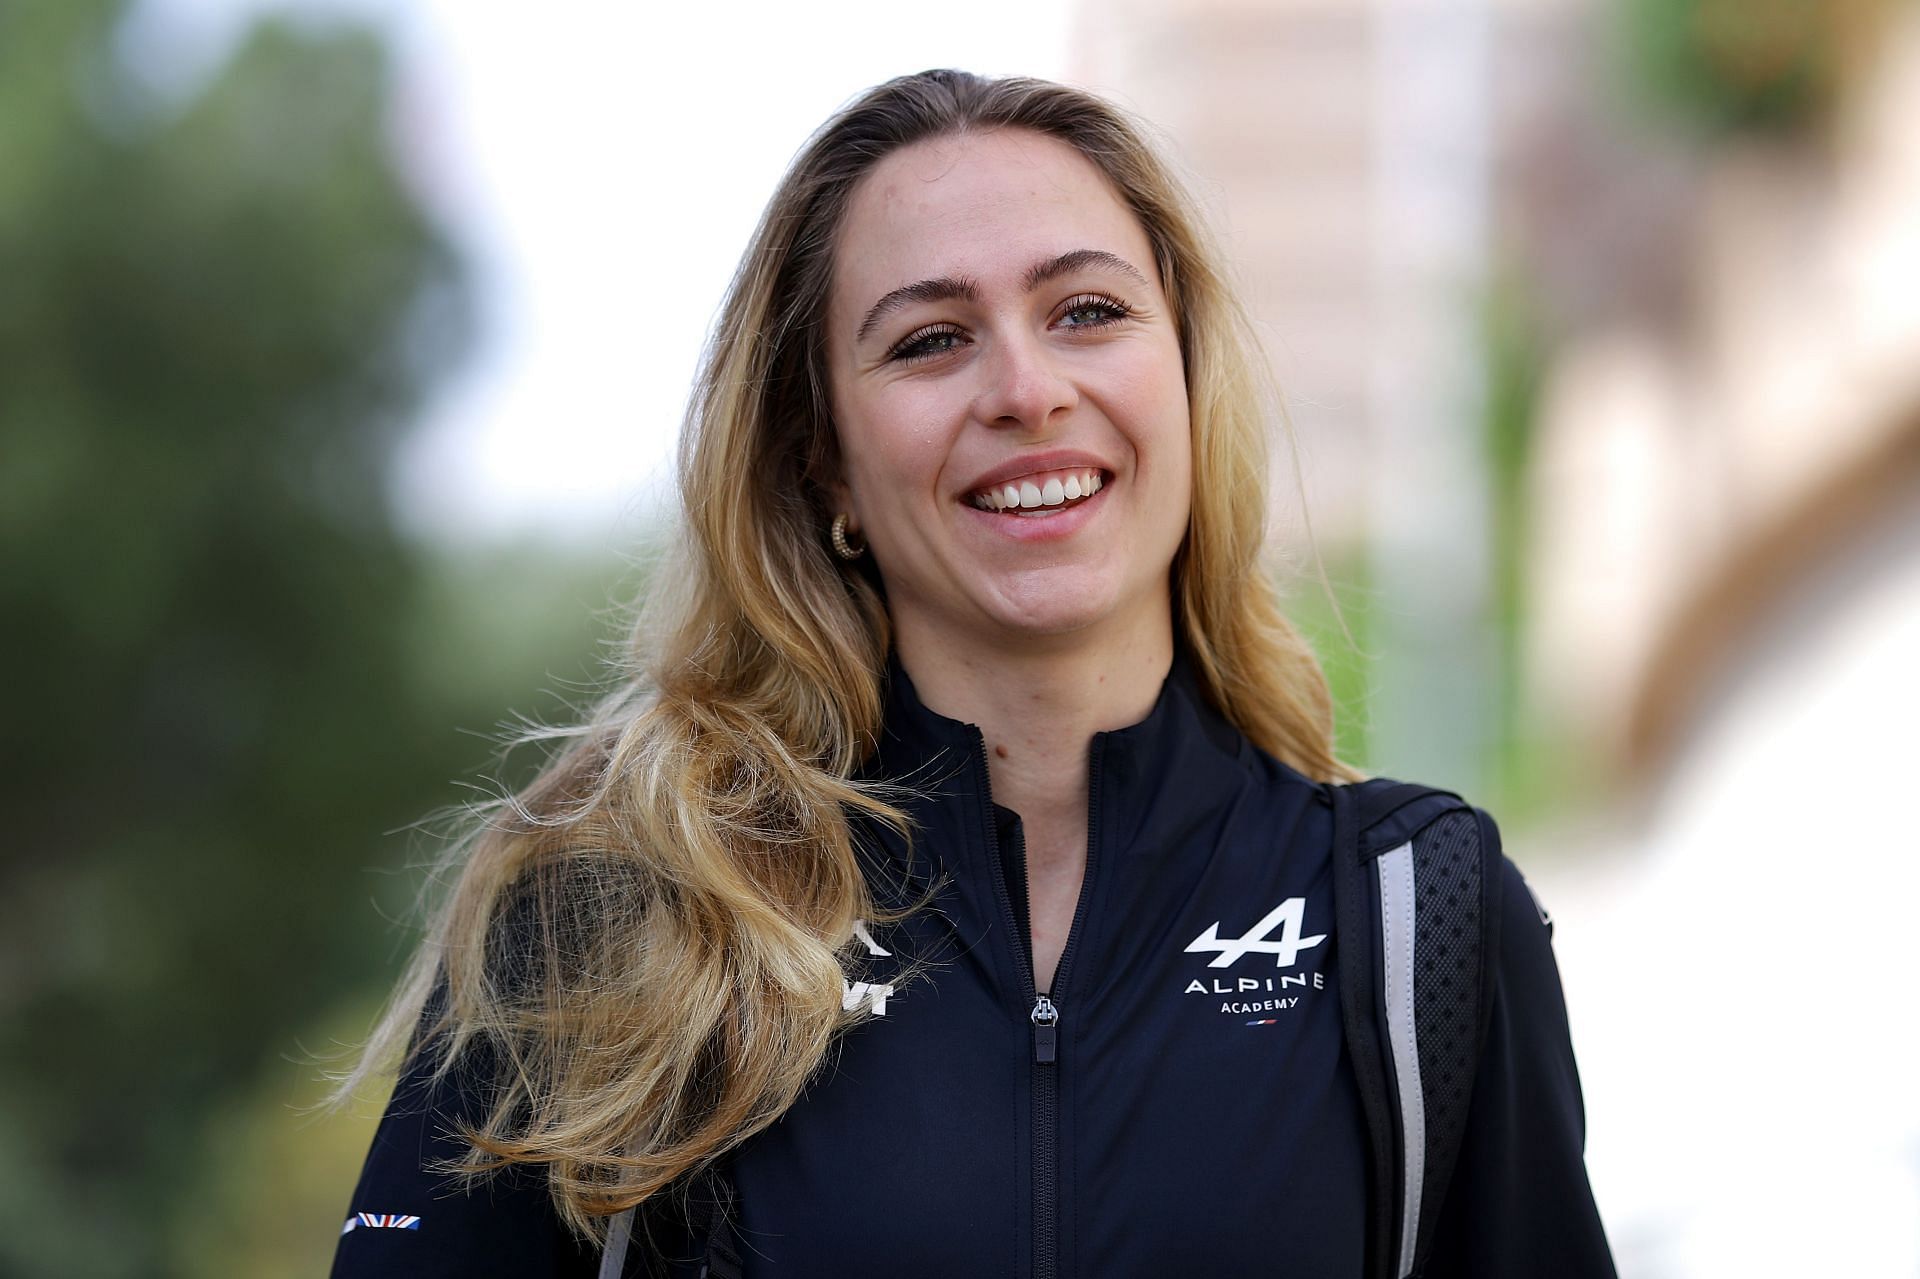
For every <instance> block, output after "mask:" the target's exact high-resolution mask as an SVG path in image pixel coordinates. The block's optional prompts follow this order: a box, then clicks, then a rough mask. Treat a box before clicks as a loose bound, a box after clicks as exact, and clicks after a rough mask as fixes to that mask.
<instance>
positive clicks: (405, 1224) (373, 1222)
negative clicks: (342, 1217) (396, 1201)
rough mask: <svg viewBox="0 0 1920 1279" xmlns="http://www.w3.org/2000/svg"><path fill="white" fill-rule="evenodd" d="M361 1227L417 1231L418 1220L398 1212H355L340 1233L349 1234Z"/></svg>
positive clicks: (418, 1226)
mask: <svg viewBox="0 0 1920 1279" xmlns="http://www.w3.org/2000/svg"><path fill="white" fill-rule="evenodd" d="M362 1226H365V1227H366V1228H367V1229H369V1230H418V1229H420V1218H418V1217H410V1216H408V1215H406V1214H405V1213H400V1212H356V1213H354V1214H353V1215H352V1216H351V1217H348V1218H347V1224H346V1225H344V1226H342V1227H340V1233H341V1234H343V1235H345V1234H351V1233H353V1232H354V1231H356V1230H358V1229H360V1227H362Z"/></svg>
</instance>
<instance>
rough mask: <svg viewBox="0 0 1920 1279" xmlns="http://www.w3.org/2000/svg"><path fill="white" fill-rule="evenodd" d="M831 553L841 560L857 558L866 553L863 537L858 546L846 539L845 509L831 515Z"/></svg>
mask: <svg viewBox="0 0 1920 1279" xmlns="http://www.w3.org/2000/svg"><path fill="white" fill-rule="evenodd" d="M833 553H834V554H835V555H838V556H839V557H840V558H841V559H843V560H857V559H859V558H860V557H861V556H862V555H865V554H866V553H867V544H866V542H865V540H864V539H863V540H862V541H861V543H860V545H858V546H855V545H853V544H852V543H851V542H849V541H847V513H846V512H845V511H842V512H840V514H838V515H836V516H834V517H833Z"/></svg>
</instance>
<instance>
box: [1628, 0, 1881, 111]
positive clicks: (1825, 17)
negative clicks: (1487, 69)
mask: <svg viewBox="0 0 1920 1279" xmlns="http://www.w3.org/2000/svg"><path fill="white" fill-rule="evenodd" d="M1895 2H1897V0H1629V2H1628V3H1626V4H1624V5H1620V6H1618V7H1617V8H1615V9H1613V10H1611V12H1612V14H1613V15H1614V19H1615V21H1617V22H1618V23H1619V27H1620V35H1621V36H1622V39H1621V40H1620V42H1619V45H1620V49H1621V52H1622V53H1623V55H1624V58H1625V64H1626V70H1627V76H1628V79H1629V81H1630V82H1631V83H1632V84H1633V85H1634V86H1635V87H1636V89H1638V90H1640V91H1641V92H1643V93H1644V94H1645V101H1646V104H1647V105H1648V106H1651V107H1652V108H1653V109H1654V110H1655V112H1656V113H1658V115H1659V117H1660V118H1661V119H1663V120H1666V119H1674V118H1679V119H1683V120H1687V121H1690V122H1692V123H1693V124H1694V125H1696V126H1697V127H1700V128H1702V129H1704V130H1706V131H1708V132H1710V133H1719V132H1731V131H1741V132H1759V133H1794V132H1798V131H1801V130H1803V129H1805V128H1806V127H1808V126H1809V125H1812V124H1814V123H1816V122H1817V121H1818V120H1819V119H1820V118H1821V116H1822V115H1823V114H1824V112H1825V111H1826V109H1827V107H1828V106H1829V105H1830V104H1831V102H1832V100H1833V97H1834V92H1835V90H1836V88H1837V86H1838V85H1839V84H1840V82H1841V81H1842V80H1843V79H1844V78H1845V77H1846V76H1847V74H1848V73H1849V72H1850V71H1851V70H1852V69H1853V68H1854V67H1855V66H1856V65H1857V64H1858V63H1859V61H1860V60H1861V58H1862V56H1863V55H1864V54H1865V53H1867V52H1869V51H1870V46H1871V44H1872V42H1873V40H1874V39H1875V38H1876V37H1877V34H1878V33H1879V31H1880V30H1881V29H1882V27H1883V26H1884V21H1885V17H1886V12H1885V11H1886V10H1887V9H1888V8H1889V7H1890V5H1891V4H1892V3H1895Z"/></svg>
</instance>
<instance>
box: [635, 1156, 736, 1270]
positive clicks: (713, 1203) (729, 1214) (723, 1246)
mask: <svg viewBox="0 0 1920 1279" xmlns="http://www.w3.org/2000/svg"><path fill="white" fill-rule="evenodd" d="M702 1180H704V1181H705V1183H706V1191H707V1193H706V1194H704V1195H699V1196H690V1197H689V1205H688V1206H689V1208H690V1210H691V1212H690V1219H689V1221H688V1223H687V1233H688V1235H689V1236H690V1237H691V1238H693V1239H699V1238H701V1237H702V1236H705V1239H706V1243H705V1246H704V1247H703V1248H702V1250H701V1252H700V1254H699V1257H700V1268H699V1270H698V1271H697V1272H696V1273H697V1274H698V1275H699V1279H742V1269H741V1268H742V1264H743V1263H742V1262H741V1260H740V1249H739V1246H738V1244H737V1242H736V1238H735V1235H734V1229H733V1183H732V1181H731V1180H729V1179H728V1177H727V1176H726V1174H725V1173H723V1172H720V1171H719V1170H717V1169H715V1170H711V1171H709V1172H707V1173H706V1174H704V1176H703V1178H702ZM635 1212H636V1209H634V1208H628V1209H625V1210H624V1211H622V1212H618V1213H615V1214H614V1215H613V1218H612V1220H610V1221H609V1222H608V1223H607V1243H606V1247H605V1248H603V1249H602V1250H601V1252H600V1270H599V1279H621V1276H622V1275H624V1274H625V1273H626V1267H627V1252H628V1250H629V1248H630V1247H631V1246H632V1243H633V1222H634V1213H635ZM647 1273H648V1274H650V1275H651V1274H653V1273H654V1271H653V1270H651V1269H649V1270H648V1271H647Z"/></svg>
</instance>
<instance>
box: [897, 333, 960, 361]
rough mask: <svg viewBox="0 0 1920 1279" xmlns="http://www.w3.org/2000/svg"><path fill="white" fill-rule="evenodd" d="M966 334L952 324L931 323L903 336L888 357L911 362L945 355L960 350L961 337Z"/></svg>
mask: <svg viewBox="0 0 1920 1279" xmlns="http://www.w3.org/2000/svg"><path fill="white" fill-rule="evenodd" d="M965 336H966V335H965V334H963V333H961V332H960V330H959V329H957V328H955V327H954V326H953V325H951V324H933V325H929V326H928V327H926V328H924V329H915V330H914V331H913V332H912V333H909V334H907V336H905V337H904V338H901V339H900V341H899V342H897V343H896V344H895V345H894V347H893V349H892V350H890V351H888V352H887V358H888V359H889V360H898V361H902V362H904V363H908V364H911V363H912V362H913V361H915V360H925V359H930V358H932V357H933V356H936V355H945V354H947V352H949V351H954V350H958V349H959V346H960V342H961V339H962V338H964V337H965Z"/></svg>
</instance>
